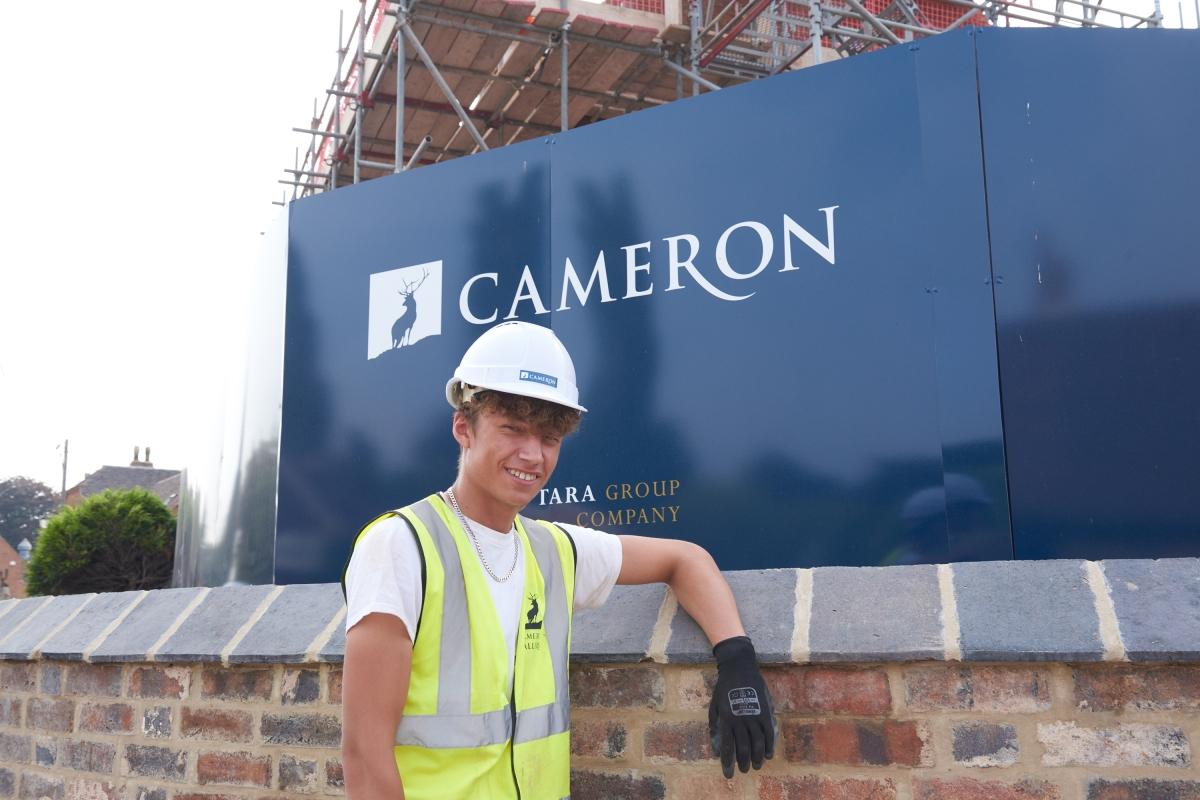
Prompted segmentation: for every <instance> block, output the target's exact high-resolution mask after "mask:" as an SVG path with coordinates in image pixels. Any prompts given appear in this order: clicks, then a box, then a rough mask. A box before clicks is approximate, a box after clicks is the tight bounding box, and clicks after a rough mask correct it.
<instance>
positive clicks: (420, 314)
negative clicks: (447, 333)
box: [367, 261, 442, 358]
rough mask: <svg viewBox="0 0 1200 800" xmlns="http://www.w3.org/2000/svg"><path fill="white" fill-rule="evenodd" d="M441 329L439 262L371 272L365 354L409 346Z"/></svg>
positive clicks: (374, 356) (434, 334) (372, 356)
mask: <svg viewBox="0 0 1200 800" xmlns="http://www.w3.org/2000/svg"><path fill="white" fill-rule="evenodd" d="M441 332H442V262H441V261H431V262H429V263H427V264H415V265H413V266H411V267H400V268H399V269H392V270H388V271H387V272H376V273H375V274H374V275H372V276H371V286H370V300H369V308H368V313H367V358H378V357H379V356H381V355H384V354H385V353H388V352H390V351H392V350H399V349H401V348H404V347H411V346H412V345H414V344H416V343H417V342H419V341H421V340H422V339H424V338H426V337H429V336H437V335H438V334H440V333H441Z"/></svg>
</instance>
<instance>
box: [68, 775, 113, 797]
mask: <svg viewBox="0 0 1200 800" xmlns="http://www.w3.org/2000/svg"><path fill="white" fill-rule="evenodd" d="M66 800H125V792H124V790H123V789H121V787H119V786H114V785H113V784H111V783H109V782H108V781H94V780H90V779H88V778H76V779H75V780H73V781H71V782H70V783H68V784H67V794H66Z"/></svg>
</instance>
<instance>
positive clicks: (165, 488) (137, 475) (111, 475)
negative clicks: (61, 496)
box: [66, 447, 180, 515]
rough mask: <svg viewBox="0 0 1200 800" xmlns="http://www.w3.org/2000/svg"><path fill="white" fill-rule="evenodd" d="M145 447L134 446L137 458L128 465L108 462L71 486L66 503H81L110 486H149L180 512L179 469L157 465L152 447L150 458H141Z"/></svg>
mask: <svg viewBox="0 0 1200 800" xmlns="http://www.w3.org/2000/svg"><path fill="white" fill-rule="evenodd" d="M141 450H142V449H141V448H140V447H135V448H133V461H132V462H131V463H130V464H129V466H127V467H113V466H104V467H101V468H100V469H98V470H96V471H95V472H93V473H91V474H89V475H87V476H86V477H85V478H84V479H83V480H82V481H80V482H79V483H77V484H76V485H75V486H72V487H71V488H70V489H67V496H66V504H67V505H69V506H77V505H79V504H80V503H82V502H83V501H84V500H86V499H87V498H89V497H91V496H92V495H94V494H99V493H100V492H103V491H104V490H106V489H135V488H140V489H145V490H147V491H150V492H153V493H154V494H156V495H157V496H158V498H159V499H160V500H162V501H163V502H164V503H165V504H166V506H167V508H169V509H171V513H172V514H176V515H178V514H179V476H180V472H179V470H177V469H155V467H154V464H153V463H151V461H150V448H149V447H147V448H146V459H145V460H144V461H143V460H142V459H141Z"/></svg>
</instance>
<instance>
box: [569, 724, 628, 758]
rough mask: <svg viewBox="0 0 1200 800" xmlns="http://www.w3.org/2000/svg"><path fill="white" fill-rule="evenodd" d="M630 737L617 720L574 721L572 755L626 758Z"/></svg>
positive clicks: (572, 727) (572, 726)
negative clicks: (626, 746) (626, 747)
mask: <svg viewBox="0 0 1200 800" xmlns="http://www.w3.org/2000/svg"><path fill="white" fill-rule="evenodd" d="M628 738H629V735H628V733H627V732H626V730H625V726H624V725H623V724H621V723H620V722H617V721H615V720H572V722H571V754H572V755H576V756H585V757H591V758H607V759H618V758H623V757H624V756H625V745H626V743H627V741H628Z"/></svg>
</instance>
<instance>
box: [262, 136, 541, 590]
mask: <svg viewBox="0 0 1200 800" xmlns="http://www.w3.org/2000/svg"><path fill="white" fill-rule="evenodd" d="M548 149H549V148H548V147H547V146H546V145H545V144H544V143H541V142H533V143H528V144H523V145H518V146H514V147H507V148H504V149H502V150H498V151H496V152H494V153H490V154H487V155H485V156H481V157H477V158H466V159H459V160H456V161H452V162H450V163H448V164H445V165H442V166H439V167H437V168H434V169H428V168H426V169H419V170H414V171H412V172H410V173H405V174H403V175H399V176H394V177H390V178H381V179H378V180H374V181H370V182H368V183H363V184H360V185H358V186H354V187H348V188H344V189H339V190H338V191H337V192H334V193H330V194H327V195H320V196H318V197H314V198H311V199H309V200H306V201H304V202H300V203H295V204H293V206H292V216H291V226H290V230H289V233H290V251H289V265H288V282H289V285H288V303H287V332H286V352H285V356H284V392H283V408H284V416H283V426H282V432H281V437H282V442H281V454H280V464H279V523H278V533H277V536H276V570H275V574H276V581H277V582H278V583H296V582H318V581H336V580H338V579H339V578H340V571H341V567H342V564H343V562H344V560H345V558H346V554H347V551H348V549H349V547H350V542H351V541H352V539H353V536H354V534H355V533H356V532H357V531H358V529H359V528H360V527H361V526H362V525H363V524H365V523H366V522H367V521H368V520H369V519H371V518H372V517H373V516H375V515H376V514H378V513H380V512H382V511H385V510H387V509H390V508H394V507H396V506H398V505H404V504H406V503H408V502H411V501H413V500H415V499H418V498H420V497H422V496H424V495H425V494H428V493H430V492H433V491H436V490H438V489H442V488H445V487H446V486H448V485H450V483H451V482H452V480H453V476H454V470H455V461H456V458H457V445H455V444H454V441H453V439H452V438H451V436H450V407H449V406H448V405H447V404H446V399H445V394H444V387H445V383H446V380H447V378H449V376H450V372H451V371H452V370H453V367H454V365H455V364H457V363H458V360H459V359H460V358H461V357H462V354H463V351H464V350H466V348H467V345H468V344H470V342H471V341H472V340H473V339H474V338H475V336H477V335H478V332H479V329H477V328H476V327H475V326H471V325H468V324H466V323H464V322H463V320H462V318H461V316H460V315H459V309H458V288H459V287H460V286H461V285H462V284H463V283H464V281H466V280H467V278H468V277H470V276H472V275H475V274H477V273H495V274H496V275H497V279H498V281H499V282H500V283H503V284H506V285H512V284H514V283H515V282H516V281H517V280H518V278H519V277H520V275H521V272H522V270H523V268H524V266H525V265H526V264H529V265H531V267H532V268H533V269H534V270H544V269H545V265H546V263H547V255H548V250H549V241H550V240H549V231H548V228H547V225H546V221H547V219H548V212H549V188H550V172H549V153H548ZM489 285H491V287H492V290H493V291H494V284H489V281H488V280H486V279H485V280H483V281H482V282H481V284H480V285H479V287H478V295H477V299H479V300H482V299H484V298H487V297H488V295H489Z"/></svg>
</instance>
